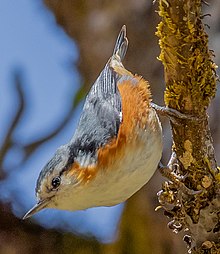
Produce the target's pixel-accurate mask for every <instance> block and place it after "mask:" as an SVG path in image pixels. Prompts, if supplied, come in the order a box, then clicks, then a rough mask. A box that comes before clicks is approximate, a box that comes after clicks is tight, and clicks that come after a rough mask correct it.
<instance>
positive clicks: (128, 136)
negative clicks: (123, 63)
mask: <svg viewBox="0 0 220 254" xmlns="http://www.w3.org/2000/svg"><path fill="white" fill-rule="evenodd" d="M135 79H136V80H135ZM134 81H137V83H136V84H134V83H132V82H131V80H124V81H123V82H122V83H119V84H118V89H119V92H120V94H121V98H122V123H121V125H120V128H119V132H118V136H117V138H115V139H113V140H112V141H111V142H110V143H109V144H108V145H106V146H105V147H103V148H100V150H99V151H98V168H104V169H105V168H106V169H107V168H108V167H109V166H110V165H111V164H113V163H114V161H116V160H117V159H118V160H120V159H121V158H122V157H123V155H124V153H125V149H124V148H125V146H126V147H128V146H132V145H137V140H136V138H137V134H138V133H137V131H138V128H137V127H139V128H142V129H144V128H145V127H146V121H147V117H148V110H149V103H150V100H151V93H150V90H149V84H148V82H147V81H145V80H144V79H143V78H142V77H140V76H134Z"/></svg>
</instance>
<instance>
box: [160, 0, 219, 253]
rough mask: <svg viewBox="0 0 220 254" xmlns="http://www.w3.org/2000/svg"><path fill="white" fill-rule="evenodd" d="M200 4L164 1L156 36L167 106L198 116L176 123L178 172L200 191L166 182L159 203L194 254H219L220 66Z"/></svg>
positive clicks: (192, 0)
mask: <svg viewBox="0 0 220 254" xmlns="http://www.w3.org/2000/svg"><path fill="white" fill-rule="evenodd" d="M201 4H202V3H201V0H182V1H180V0H172V1H171V0H160V1H159V15H160V17H161V22H160V24H159V25H158V31H157V35H158V36H159V38H160V40H159V44H160V48H161V54H160V60H161V61H162V63H163V65H164V74H165V82H166V91H165V104H166V106H168V107H170V108H173V109H176V110H178V111H180V112H182V113H184V114H190V115H191V116H193V117H194V118H189V119H175V121H171V128H172V134H173V154H174V155H175V156H176V163H175V165H176V167H174V166H175V165H173V167H172V169H173V170H174V171H175V170H176V171H175V173H179V174H181V175H186V174H187V175H186V179H185V181H184V184H185V185H186V186H187V187H188V188H189V189H193V190H201V193H198V192H197V193H196V192H195V193H194V194H193V195H191V194H189V193H188V194H187V193H186V192H184V191H183V189H182V188H179V189H178V188H177V187H176V186H174V184H173V183H171V182H169V183H164V184H163V188H162V191H161V192H160V195H159V201H160V203H161V204H162V206H163V207H164V209H165V210H166V212H165V213H166V214H167V215H168V216H169V217H170V218H172V221H171V222H170V223H169V226H170V228H172V229H173V230H174V231H180V230H181V229H185V230H186V231H187V235H186V236H185V237H184V240H185V241H186V242H187V245H188V247H189V249H190V251H191V253H212V254H213V253H220V218H219V214H220V213H219V210H220V209H219V207H220V190H219V182H220V173H219V169H218V168H217V165H216V160H215V156H214V148H213V142H212V137H211V135H210V129H209V124H208V116H207V114H206V109H207V107H208V106H209V104H210V101H211V99H212V98H213V97H214V95H215V92H216V75H215V69H216V65H215V64H214V62H213V60H212V53H211V51H209V49H208V36H207V34H206V32H205V30H204V25H203V24H202V21H201V19H202V18H203V17H202V14H201ZM177 181H178V180H177Z"/></svg>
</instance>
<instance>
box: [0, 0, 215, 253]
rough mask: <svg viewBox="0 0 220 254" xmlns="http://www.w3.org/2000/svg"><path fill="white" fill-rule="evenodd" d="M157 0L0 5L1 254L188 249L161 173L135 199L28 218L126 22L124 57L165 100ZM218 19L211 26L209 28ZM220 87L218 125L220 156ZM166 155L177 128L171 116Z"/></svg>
mask: <svg viewBox="0 0 220 254" xmlns="http://www.w3.org/2000/svg"><path fill="white" fill-rule="evenodd" d="M209 4H210V6H209V7H208V6H203V7H204V11H203V12H204V14H207V13H210V14H211V17H209V16H207V17H205V18H204V20H203V21H204V23H205V24H206V30H207V33H208V34H209V40H210V42H209V43H210V49H212V50H214V52H215V55H216V57H215V62H216V64H217V65H219V64H220V15H219V13H220V2H219V1H218V0H210V1H209ZM157 9H158V6H157V3H155V4H154V5H153V4H152V1H144V0H139V1H136V0H121V1H117V0H112V1H105V0H103V1H100V0H99V1H98V0H93V1H82V0H74V1H72V0H44V1H43V0H31V1H30V0H20V1H8V0H1V7H0V36H1V40H0V105H1V106H0V254H11V253H16V254H17V253H24V254H26V253H76V254H81V253H88V254H90V253H123V254H129V253H132V254H135V253H137V254H142V253H143V254H147V253H157V254H160V253H161V254H162V253H163V254H165V253H166V254H172V253H178V254H182V253H185V252H186V251H185V246H184V244H183V242H182V240H181V239H182V236H183V235H181V234H178V235H175V234H174V233H173V232H171V230H169V229H167V226H166V224H167V223H168V219H166V218H165V216H163V211H161V210H159V211H157V212H155V208H156V207H157V206H158V201H157V195H156V193H157V192H158V191H159V190H160V187H161V183H162V181H164V179H163V178H162V177H161V176H160V174H159V173H157V172H156V173H155V174H154V176H153V178H152V179H151V180H150V182H149V183H148V184H147V186H145V187H144V188H142V190H140V191H139V192H138V193H136V194H135V195H134V196H133V197H132V198H131V199H129V201H128V202H126V203H125V204H121V205H118V206H115V207H110V208H105V207H101V208H93V209H89V210H86V211H77V212H67V211H57V210H45V211H42V212H40V213H39V214H38V215H36V216H34V217H33V218H31V219H28V220H26V221H22V220H21V217H22V216H23V215H24V213H25V212H26V211H27V210H28V209H29V208H30V207H31V206H33V205H34V203H35V194H34V189H35V182H36V180H37V177H38V174H39V172H40V170H41V168H42V167H43V166H44V165H45V163H46V162H47V161H48V160H49V159H50V158H51V156H52V155H53V154H54V152H55V150H56V149H57V148H58V147H59V146H60V145H62V144H65V143H67V142H68V141H69V140H70V138H71V137H72V135H73V132H74V130H75V128H76V124H77V121H78V119H79V115H80V112H81V110H82V106H83V100H84V96H85V94H86V93H87V91H88V89H89V88H90V87H91V85H92V83H93V82H94V81H95V79H96V77H97V76H98V74H99V72H100V71H101V70H102V68H103V66H104V65H105V63H106V61H107V59H108V58H109V56H110V55H111V53H112V50H113V46H114V42H115V39H116V36H117V34H118V32H119V30H120V28H121V26H122V25H123V24H126V25H127V33H128V38H129V43H130V44H129V50H128V53H127V56H126V58H125V66H126V67H127V68H128V69H130V70H131V71H132V72H133V73H138V74H140V75H142V76H143V77H145V78H146V79H147V80H149V82H150V84H151V90H152V94H153V101H154V102H155V103H157V104H160V105H163V93H164V89H165V84H164V80H163V67H162V64H161V63H160V62H159V61H158V60H157V56H158V55H159V46H158V38H157V37H156V36H155V32H156V26H157V24H158V22H159V17H158V15H157V12H156V11H157ZM209 27H210V28H209ZM219 96H220V94H219V91H218V92H217V94H216V98H215V99H214V100H213V102H212V104H211V106H210V108H209V115H210V125H211V131H212V134H213V139H214V144H215V148H216V156H217V160H218V162H219V161H220V156H219V154H220V128H219V126H218V123H219V117H220V110H219V102H220V101H219ZM161 121H162V123H163V132H164V155H163V162H164V163H166V162H167V160H168V158H169V155H170V151H171V145H172V143H171V134H170V130H169V125H168V122H167V120H166V119H164V118H162V119H161Z"/></svg>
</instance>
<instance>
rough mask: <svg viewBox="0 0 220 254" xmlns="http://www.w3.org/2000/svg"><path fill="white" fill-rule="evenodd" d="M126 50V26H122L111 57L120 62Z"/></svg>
mask: <svg viewBox="0 0 220 254" xmlns="http://www.w3.org/2000/svg"><path fill="white" fill-rule="evenodd" d="M127 48H128V38H127V37H126V26H125V25H123V26H122V28H121V31H120V33H119V35H118V38H117V40H116V43H115V48H114V51H113V55H116V56H118V57H119V58H120V60H121V61H122V60H123V59H124V57H125V54H126V52H127Z"/></svg>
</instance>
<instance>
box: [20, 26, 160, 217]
mask: <svg viewBox="0 0 220 254" xmlns="http://www.w3.org/2000/svg"><path fill="white" fill-rule="evenodd" d="M127 49H128V39H127V37H126V26H125V25H123V26H122V28H121V30H120V32H119V35H118V37H117V39H116V43H115V47H114V50H113V54H112V56H111V57H110V58H109V60H108V61H107V63H106V65H105V67H104V69H103V70H102V71H101V73H100V74H99V76H98V78H97V80H96V81H95V83H94V84H93V85H92V87H91V89H90V91H89V93H88V94H87V96H86V99H85V103H84V106H83V110H82V113H81V116H80V118H79V122H78V125H77V128H76V130H75V133H74V135H73V137H72V138H71V140H70V141H69V142H68V143H67V144H65V145H62V146H61V147H59V148H58V149H57V151H56V152H55V154H54V156H53V157H52V158H51V159H50V160H49V162H48V163H47V164H46V165H45V167H44V168H43V169H42V170H41V172H40V174H39V177H38V179H37V183H36V188H35V192H36V198H37V203H36V205H35V206H34V207H33V208H32V209H30V210H29V211H28V212H27V213H26V214H25V215H24V217H23V219H26V218H28V217H30V216H32V215H34V214H36V213H37V212H39V211H41V210H42V209H45V208H55V209H60V210H69V211H76V210H85V209H88V208H91V207H99V206H114V205H116V204H119V203H122V202H124V201H126V200H127V199H129V198H130V197H131V196H132V195H133V194H134V193H136V192H137V191H138V190H139V189H140V188H142V187H143V186H144V185H145V184H146V183H147V182H148V181H149V179H150V178H151V177H152V175H153V174H154V172H155V170H156V169H157V167H158V164H159V162H160V159H161V156H162V147H163V144H162V127H161V123H160V120H159V118H158V115H157V113H156V111H155V109H154V108H153V107H151V100H152V96H151V92H150V86H149V83H148V82H147V81H146V80H145V79H144V78H143V77H142V76H140V75H137V74H132V73H131V72H130V71H128V70H127V69H126V68H125V67H124V65H123V64H122V61H123V59H124V57H125V54H126V52H127Z"/></svg>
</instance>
